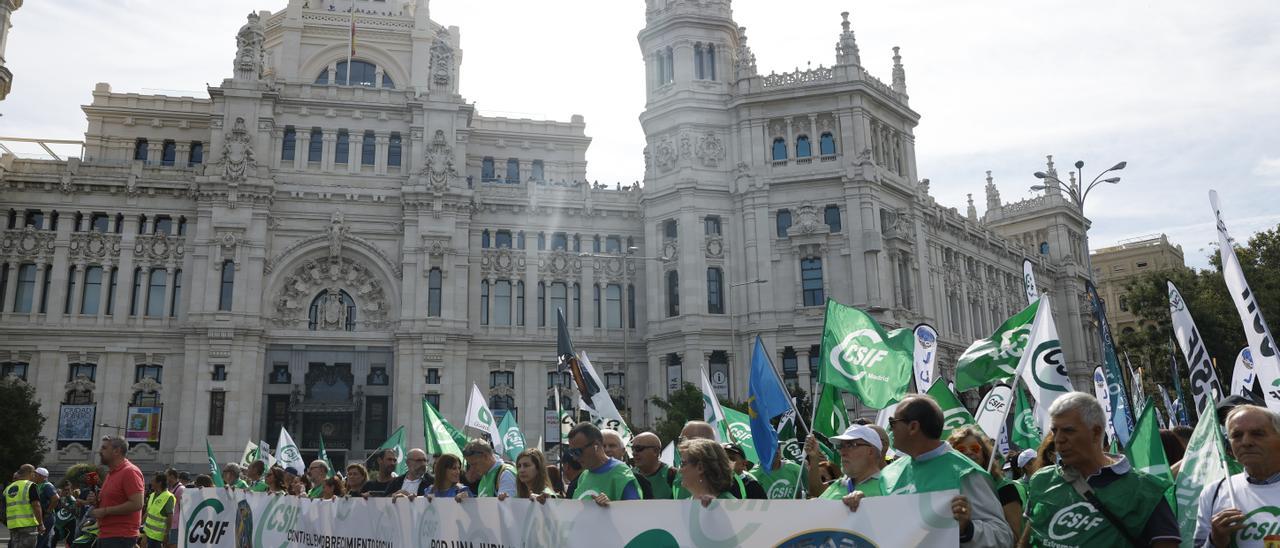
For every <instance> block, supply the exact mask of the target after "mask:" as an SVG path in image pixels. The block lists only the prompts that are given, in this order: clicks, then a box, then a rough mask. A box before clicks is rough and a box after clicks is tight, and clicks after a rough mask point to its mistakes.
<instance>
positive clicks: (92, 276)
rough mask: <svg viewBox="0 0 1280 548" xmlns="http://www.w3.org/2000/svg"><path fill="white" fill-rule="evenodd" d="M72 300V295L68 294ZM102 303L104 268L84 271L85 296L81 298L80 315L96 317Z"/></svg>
mask: <svg viewBox="0 0 1280 548" xmlns="http://www.w3.org/2000/svg"><path fill="white" fill-rule="evenodd" d="M67 295H68V300H70V297H69V296H70V295H71V293H67ZM101 302H102V267H101V266H91V267H88V268H86V269H85V271H84V294H83V295H81V296H80V313H81V314H88V315H90V316H94V315H97V314H98V305H99V304H101Z"/></svg>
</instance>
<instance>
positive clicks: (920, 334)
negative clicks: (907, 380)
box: [914, 323, 938, 394]
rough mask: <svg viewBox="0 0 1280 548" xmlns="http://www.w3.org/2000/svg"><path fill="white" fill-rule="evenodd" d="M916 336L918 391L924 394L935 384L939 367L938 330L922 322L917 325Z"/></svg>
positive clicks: (915, 353)
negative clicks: (934, 380) (934, 379)
mask: <svg viewBox="0 0 1280 548" xmlns="http://www.w3.org/2000/svg"><path fill="white" fill-rule="evenodd" d="M915 336H916V347H915V352H914V355H915V372H916V393H918V394H923V393H924V391H925V390H928V389H929V387H930V386H933V378H934V374H935V373H936V372H937V369H938V330H936V329H934V328H933V326H932V325H929V324H927V323H922V324H920V325H917V326H916V329H915Z"/></svg>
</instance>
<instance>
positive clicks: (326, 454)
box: [319, 436, 333, 478]
mask: <svg viewBox="0 0 1280 548" xmlns="http://www.w3.org/2000/svg"><path fill="white" fill-rule="evenodd" d="M319 456H320V460H322V461H324V464H325V466H327V467H329V473H327V474H325V476H324V477H326V478H332V477H333V461H331V460H329V452H328V451H325V450H324V436H320V455H319Z"/></svg>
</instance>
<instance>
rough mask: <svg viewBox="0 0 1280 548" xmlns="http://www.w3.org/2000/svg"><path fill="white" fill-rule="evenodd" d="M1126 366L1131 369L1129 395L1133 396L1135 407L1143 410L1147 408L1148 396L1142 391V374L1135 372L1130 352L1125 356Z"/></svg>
mask: <svg viewBox="0 0 1280 548" xmlns="http://www.w3.org/2000/svg"><path fill="white" fill-rule="evenodd" d="M1124 365H1125V367H1128V368H1129V393H1130V394H1133V407H1134V408H1135V409H1142V408H1143V407H1146V406H1147V394H1146V392H1144V391H1143V390H1142V373H1141V372H1140V371H1136V370H1134V368H1133V364H1132V363H1130V362H1129V353H1128V352H1125V354H1124Z"/></svg>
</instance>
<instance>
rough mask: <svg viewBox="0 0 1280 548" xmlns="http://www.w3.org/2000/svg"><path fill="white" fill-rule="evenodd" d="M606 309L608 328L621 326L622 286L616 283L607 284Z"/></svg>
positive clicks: (619, 327)
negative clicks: (607, 312)
mask: <svg viewBox="0 0 1280 548" xmlns="http://www.w3.org/2000/svg"><path fill="white" fill-rule="evenodd" d="M605 301H606V307H605V308H606V310H608V311H609V314H608V323H607V324H606V325H607V326H608V327H609V329H621V328H622V286H620V285H618V284H609V286H608V287H606V288H605Z"/></svg>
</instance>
